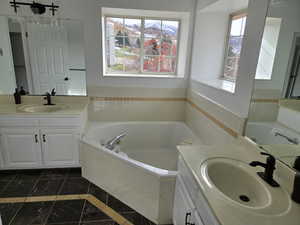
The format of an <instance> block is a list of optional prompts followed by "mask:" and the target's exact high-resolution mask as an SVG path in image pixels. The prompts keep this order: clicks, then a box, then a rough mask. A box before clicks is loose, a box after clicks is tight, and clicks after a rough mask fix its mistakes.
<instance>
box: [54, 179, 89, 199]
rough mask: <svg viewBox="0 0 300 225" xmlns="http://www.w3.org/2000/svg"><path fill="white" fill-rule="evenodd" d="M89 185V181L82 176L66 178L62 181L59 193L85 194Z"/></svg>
mask: <svg viewBox="0 0 300 225" xmlns="http://www.w3.org/2000/svg"><path fill="white" fill-rule="evenodd" d="M89 185H90V182H88V181H87V180H86V179H84V178H68V179H66V180H65V182H64V183H63V185H62V188H61V191H60V192H59V194H60V195H66V194H86V193H87V192H88V188H89Z"/></svg>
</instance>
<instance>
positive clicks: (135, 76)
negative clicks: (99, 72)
mask: <svg viewBox="0 0 300 225" xmlns="http://www.w3.org/2000/svg"><path fill="white" fill-rule="evenodd" d="M103 77H125V78H126V77H127V78H172V79H183V78H184V77H183V76H178V75H155V74H142V75H139V74H103Z"/></svg>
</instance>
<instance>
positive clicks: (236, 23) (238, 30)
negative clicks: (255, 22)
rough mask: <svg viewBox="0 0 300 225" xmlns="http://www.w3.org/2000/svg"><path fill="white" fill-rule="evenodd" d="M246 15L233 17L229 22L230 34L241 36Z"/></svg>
mask: <svg viewBox="0 0 300 225" xmlns="http://www.w3.org/2000/svg"><path fill="white" fill-rule="evenodd" d="M246 20H247V17H246V16H244V17H240V18H238V19H233V20H232V23H231V29H230V36H243V35H244V32H245V27H246Z"/></svg>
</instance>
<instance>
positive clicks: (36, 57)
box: [27, 23, 70, 95]
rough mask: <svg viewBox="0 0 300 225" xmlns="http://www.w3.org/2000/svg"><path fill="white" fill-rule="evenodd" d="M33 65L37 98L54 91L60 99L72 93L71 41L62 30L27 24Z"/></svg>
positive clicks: (59, 27) (57, 27) (34, 87)
mask: <svg viewBox="0 0 300 225" xmlns="http://www.w3.org/2000/svg"><path fill="white" fill-rule="evenodd" d="M27 32H28V46H29V55H30V64H31V68H32V78H33V89H34V93H35V94H45V92H47V91H50V90H51V89H52V88H55V89H56V93H57V94H58V95H67V94H68V90H69V82H70V77H69V70H68V41H67V32H66V30H65V29H64V27H62V26H55V25H50V24H36V23H28V24H27Z"/></svg>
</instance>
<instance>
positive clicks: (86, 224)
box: [80, 220, 118, 225]
mask: <svg viewBox="0 0 300 225" xmlns="http://www.w3.org/2000/svg"><path fill="white" fill-rule="evenodd" d="M80 225H118V224H117V223H116V222H114V221H113V220H106V221H94V222H83V223H80Z"/></svg>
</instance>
